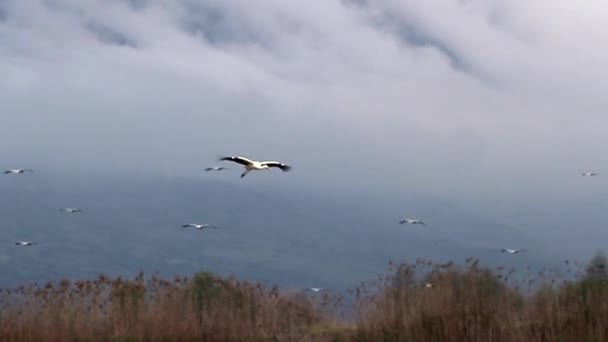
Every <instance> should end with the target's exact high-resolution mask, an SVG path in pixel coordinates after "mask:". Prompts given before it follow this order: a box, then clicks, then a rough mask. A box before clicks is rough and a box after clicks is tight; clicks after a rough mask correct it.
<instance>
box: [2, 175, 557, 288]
mask: <svg viewBox="0 0 608 342" xmlns="http://www.w3.org/2000/svg"><path fill="white" fill-rule="evenodd" d="M246 181H249V182H248V183H246ZM0 191H2V192H3V194H4V196H3V197H2V198H0V227H1V228H0V239H1V241H2V243H1V244H0V267H1V268H2V270H3V271H2V272H0V283H2V284H12V283H20V282H23V281H32V280H46V279H56V278H58V277H62V276H70V277H73V276H95V275H97V274H100V273H111V274H132V273H134V272H137V271H139V270H142V269H143V270H146V271H148V272H151V271H155V270H158V271H160V272H161V273H165V274H176V273H179V274H189V273H191V272H193V271H196V270H199V269H201V268H206V269H210V270H213V271H215V272H219V273H222V274H235V275H238V276H240V277H244V278H247V279H252V280H261V281H267V282H278V283H282V284H285V285H291V286H298V285H301V286H313V285H319V286H329V287H332V286H333V287H338V288H343V287H348V286H351V285H354V284H356V283H358V282H359V281H361V280H365V279H369V278H370V277H373V276H375V275H376V274H378V273H381V272H383V270H384V269H385V267H386V265H387V262H388V261H389V260H395V261H403V260H409V261H413V260H415V259H416V258H419V257H421V258H431V259H433V260H450V259H454V260H464V258H466V257H469V256H478V257H480V258H481V259H482V260H483V261H484V262H488V263H500V262H503V261H505V262H507V263H519V264H521V265H526V264H528V263H534V264H540V263H542V262H544V261H545V260H546V258H545V256H544V255H543V254H542V250H541V249H539V248H537V249H536V250H535V251H534V253H530V254H528V255H518V256H506V255H504V254H502V253H499V252H498V250H499V249H500V248H502V247H527V248H530V247H532V246H535V245H537V244H536V243H535V242H534V241H532V240H531V239H529V238H528V237H527V236H525V235H524V234H522V233H521V232H519V231H517V230H514V229H512V228H510V227H508V226H505V225H501V224H498V223H496V222H492V221H491V220H488V219H483V218H480V217H479V216H477V215H474V214H471V213H469V212H466V211H464V210H461V209H458V208H457V207H455V206H453V205H451V204H449V203H445V202H442V201H438V200H435V199H429V198H424V197H418V198H416V197H411V198H401V199H394V198H393V199H388V198H387V199H382V198H373V199H372V198H371V197H370V198H367V199H366V198H365V196H359V197H356V198H353V197H352V196H340V195H336V194H329V193H328V194H323V193H322V192H315V193H306V192H304V191H294V190H293V189H291V190H287V189H277V188H272V187H270V188H269V187H261V186H259V185H257V183H256V182H255V181H254V180H243V181H242V182H240V183H239V182H236V183H227V182H221V181H219V180H214V179H213V178H212V177H210V178H209V179H202V180H169V181H168V180H158V181H145V180H113V181H108V180H106V181H92V180H85V179H79V180H77V181H59V180H57V179H52V180H51V179H46V178H45V177H44V176H42V175H35V176H31V177H29V178H26V177H12V178H8V177H6V178H2V179H0ZM61 207H82V208H83V209H84V210H85V213H84V214H83V215H66V214H65V213H61V212H59V211H58V210H59V208H61ZM404 216H413V217H420V218H422V219H424V220H425V221H427V222H428V227H421V226H407V225H398V224H397V222H398V220H399V219H400V218H402V217H404ZM190 222H200V223H213V224H217V225H218V226H220V227H221V229H219V230H208V231H202V232H201V231H193V230H182V229H180V228H179V226H180V225H181V224H182V223H190ZM15 239H30V240H34V241H38V242H40V245H38V246H35V247H32V248H22V247H17V246H14V244H13V241H14V240H15Z"/></svg>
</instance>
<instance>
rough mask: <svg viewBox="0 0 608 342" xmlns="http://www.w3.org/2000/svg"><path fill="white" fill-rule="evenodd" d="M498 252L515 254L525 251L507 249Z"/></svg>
mask: <svg viewBox="0 0 608 342" xmlns="http://www.w3.org/2000/svg"><path fill="white" fill-rule="evenodd" d="M500 251H501V252H503V253H509V254H517V253H522V252H526V250H525V249H509V248H506V249H501V250H500Z"/></svg>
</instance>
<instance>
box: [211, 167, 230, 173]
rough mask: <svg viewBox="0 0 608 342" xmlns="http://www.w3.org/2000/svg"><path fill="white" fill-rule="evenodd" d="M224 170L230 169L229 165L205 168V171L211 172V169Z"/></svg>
mask: <svg viewBox="0 0 608 342" xmlns="http://www.w3.org/2000/svg"><path fill="white" fill-rule="evenodd" d="M223 170H226V171H227V170H229V169H228V168H227V167H222V166H214V167H208V168H206V169H205V171H207V172H209V171H223Z"/></svg>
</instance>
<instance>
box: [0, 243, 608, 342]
mask: <svg viewBox="0 0 608 342" xmlns="http://www.w3.org/2000/svg"><path fill="white" fill-rule="evenodd" d="M606 261H607V260H606V258H605V257H604V256H603V255H601V254H598V255H597V256H596V257H594V258H593V259H592V260H591V262H590V263H589V264H588V265H587V266H582V265H579V264H573V263H571V262H568V261H565V262H564V266H563V268H560V269H546V270H543V271H540V272H538V273H535V274H532V273H531V271H530V273H526V272H525V271H524V272H520V271H516V270H514V269H507V268H503V267H497V268H495V269H489V268H486V267H482V266H480V265H479V262H478V260H477V259H472V258H469V259H468V260H466V262H465V263H464V264H463V265H460V266H458V265H456V264H454V263H451V262H450V263H446V264H436V263H433V262H430V261H426V260H418V261H417V262H416V263H414V264H399V265H397V264H391V265H390V267H389V272H388V273H387V274H386V275H385V276H382V277H380V278H378V279H377V280H375V281H370V282H366V283H364V284H362V285H360V286H359V287H357V288H355V289H353V290H351V291H349V293H348V294H344V295H338V294H331V293H329V292H320V293H310V292H307V291H305V290H302V289H297V290H279V289H278V288H277V287H267V286H263V285H261V284H254V283H249V282H242V281H239V280H237V279H233V278H221V277H218V276H215V275H213V274H211V273H207V272H199V273H197V274H195V275H194V276H193V277H192V278H182V277H176V278H173V279H163V278H161V277H159V276H158V275H152V276H149V277H145V276H144V274H139V275H138V276H137V277H135V278H134V279H132V280H127V279H124V278H108V277H105V276H100V277H98V278H97V279H95V280H84V281H82V280H81V281H69V280H62V281H60V282H57V283H48V284H45V285H37V284H33V285H29V286H21V287H18V288H14V289H3V290H2V291H1V292H0V310H1V311H0V340H2V341H82V340H115V341H144V340H145V341H156V340H165V341H168V340H203V341H605V340H607V339H608V272H607V270H606ZM351 297H352V300H348V298H351ZM345 299H346V300H345ZM351 302H352V304H350V303H351ZM346 303H349V304H346Z"/></svg>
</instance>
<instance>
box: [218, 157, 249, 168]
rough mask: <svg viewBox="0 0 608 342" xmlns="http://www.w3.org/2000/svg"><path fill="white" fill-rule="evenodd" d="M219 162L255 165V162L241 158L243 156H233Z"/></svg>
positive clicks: (222, 158)
mask: <svg viewBox="0 0 608 342" xmlns="http://www.w3.org/2000/svg"><path fill="white" fill-rule="evenodd" d="M219 160H220V161H221V160H227V161H231V162H235V163H239V164H241V165H245V166H248V165H252V164H253V160H251V159H247V158H245V157H241V156H232V157H219Z"/></svg>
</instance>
